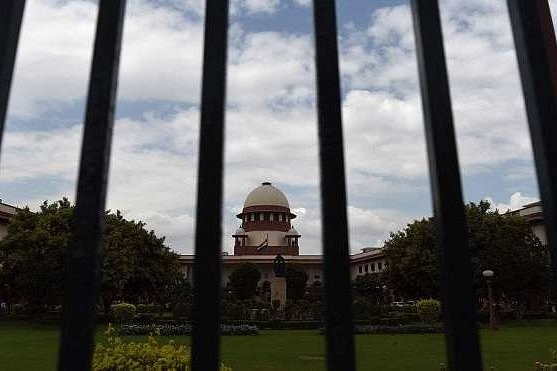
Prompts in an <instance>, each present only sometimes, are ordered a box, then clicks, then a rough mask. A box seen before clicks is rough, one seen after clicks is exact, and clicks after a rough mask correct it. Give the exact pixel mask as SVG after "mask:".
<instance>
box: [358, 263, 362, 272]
mask: <svg viewBox="0 0 557 371" xmlns="http://www.w3.org/2000/svg"><path fill="white" fill-rule="evenodd" d="M358 273H362V266H361V265H360V266H359V267H358Z"/></svg>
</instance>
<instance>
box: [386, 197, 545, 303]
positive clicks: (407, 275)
mask: <svg viewBox="0 0 557 371" xmlns="http://www.w3.org/2000/svg"><path fill="white" fill-rule="evenodd" d="M466 217H467V223H468V231H469V233H468V238H469V244H470V246H469V250H470V255H471V259H472V267H473V273H474V279H475V283H476V287H477V288H478V289H479V290H481V289H482V288H483V287H484V286H485V281H484V279H483V277H482V271H483V270H485V269H491V270H493V271H494V272H495V274H496V276H495V277H496V278H495V279H494V280H493V285H494V289H496V291H497V292H498V293H499V294H504V295H505V296H507V297H508V298H515V299H519V298H520V297H521V296H523V295H524V294H525V293H527V292H538V293H539V292H540V290H541V289H542V286H543V282H544V279H545V278H546V275H547V258H546V257H545V251H544V248H543V247H542V245H541V243H540V241H539V240H538V239H537V238H536V237H535V236H534V235H533V233H532V231H531V228H530V226H529V225H528V222H527V221H526V220H525V219H524V218H522V217H520V216H518V215H511V214H499V212H498V211H490V204H489V203H488V202H487V201H481V202H480V203H479V204H475V203H470V204H468V205H466ZM385 254H386V257H387V259H388V265H387V269H386V274H385V276H386V278H387V279H388V281H389V287H390V288H392V289H394V290H395V292H396V294H397V295H398V296H403V297H406V298H418V297H433V298H438V297H439V296H440V288H441V286H440V285H441V282H440V270H439V264H438V260H437V248H436V246H435V225H434V219H433V218H429V219H422V220H416V221H414V222H413V223H411V224H408V225H407V227H406V228H405V229H404V230H402V231H399V232H396V233H392V234H391V238H390V240H389V241H387V242H386V243H385Z"/></svg>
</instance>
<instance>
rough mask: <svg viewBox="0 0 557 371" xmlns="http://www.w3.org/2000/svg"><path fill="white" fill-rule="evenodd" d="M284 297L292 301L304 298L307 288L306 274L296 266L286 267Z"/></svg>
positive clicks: (289, 265)
mask: <svg viewBox="0 0 557 371" xmlns="http://www.w3.org/2000/svg"><path fill="white" fill-rule="evenodd" d="M285 273H286V274H285V276H286V297H287V298H288V299H290V300H292V301H297V300H300V299H301V298H303V297H304V294H305V292H306V288H307V282H308V278H309V277H308V274H307V273H306V271H305V270H303V269H302V268H301V267H300V266H298V265H296V264H292V263H290V264H287V265H286V272H285Z"/></svg>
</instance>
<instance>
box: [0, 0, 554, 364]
mask: <svg viewBox="0 0 557 371" xmlns="http://www.w3.org/2000/svg"><path fill="white" fill-rule="evenodd" d="M411 3H412V12H413V20H414V30H415V37H416V50H417V56H418V65H419V75H420V82H421V93H422V101H423V112H424V122H425V131H426V141H427V152H428V158H429V169H430V181H431V188H432V195H433V205H434V214H435V221H436V224H437V241H438V246H439V258H440V262H441V266H442V281H443V290H442V301H443V318H444V320H445V337H446V346H447V358H448V365H449V369H450V370H462V371H465V370H466V371H470V370H481V369H482V362H481V352H480V346H479V342H478V334H477V330H476V325H475V309H474V292H473V285H472V270H471V264H470V257H469V253H468V248H467V246H468V242H467V236H466V221H465V215H464V205H463V199H462V191H461V181H460V171H459V165H458V157H457V151H456V144H455V134H454V128H453V120H452V111H451V101H450V96H449V85H448V81H447V72H446V65H445V64H446V63H445V55H444V49H443V38H442V32H441V22H440V17H439V7H438V2H437V0H411ZM507 3H508V8H509V12H510V16H511V24H512V30H513V34H514V39H515V44H516V52H517V57H518V62H519V67H520V75H521V79H522V86H523V90H524V97H525V101H526V108H527V114H528V121H529V128H530V133H531V138H532V144H533V148H534V157H535V165H536V170H537V175H538V180H539V185H540V191H541V197H542V205H543V210H544V218H545V221H546V229H547V235H548V241H549V246H550V259H551V273H552V277H551V278H552V288H553V290H554V292H557V249H556V245H555V243H556V241H557V215H556V213H557V145H554V143H552V142H553V141H554V140H555V139H557V45H556V41H555V33H554V29H553V26H552V22H551V15H550V11H549V6H548V3H547V0H508V1H507ZM24 5H25V1H24V0H2V1H1V2H0V140H1V136H2V133H3V129H4V121H5V118H6V110H7V103H8V97H9V90H10V84H11V78H12V72H13V67H14V61H15V55H16V50H17V44H18V36H19V30H20V26H21V20H22V15H23V9H24ZM124 8H125V0H100V5H99V13H98V19H97V31H96V36H95V44H94V54H93V61H92V70H91V76H90V82H89V92H88V99H87V109H86V115H85V130H84V135H83V145H82V150H81V160H80V169H79V179H78V187H77V199H76V211H75V220H74V223H75V224H74V226H73V228H74V241H73V245H72V248H71V251H70V254H69V256H68V267H69V268H68V269H69V273H68V274H69V276H68V277H67V280H66V282H68V283H69V285H68V286H67V288H66V293H65V299H64V305H63V318H62V332H61V340H60V351H59V363H58V365H59V366H58V368H59V369H60V370H72V371H73V370H88V369H90V367H91V356H92V351H93V346H94V331H95V328H94V317H93V314H94V305H95V302H96V299H97V298H96V295H95V292H96V287H97V285H98V278H99V252H100V248H101V235H102V230H103V226H102V220H103V218H102V216H103V213H104V208H105V198H106V180H107V174H108V164H109V158H110V146H111V137H112V128H113V123H114V107H115V97H116V86H117V80H118V64H119V57H120V45H121V40H122V26H123V22H124ZM313 14H314V32H315V47H316V58H315V60H316V71H317V89H318V91H317V103H318V105H317V106H318V128H319V155H320V156H319V157H320V161H319V162H320V170H321V200H322V203H321V205H322V215H323V224H322V230H323V241H324V244H323V255H324V281H325V304H326V315H325V319H326V326H325V328H326V331H325V333H326V339H327V340H326V350H327V359H326V363H327V369H328V370H343V371H350V370H354V369H355V362H354V338H353V335H352V318H351V308H350V306H351V299H350V285H349V284H350V282H349V270H348V253H349V248H348V230H347V218H346V190H345V179H344V154H343V153H344V151H343V139H342V119H341V95H340V81H339V67H338V51H337V31H336V15H335V3H334V0H314V1H313ZM227 28H228V1H227V0H207V5H206V15H205V41H204V60H203V82H202V92H201V96H202V99H201V134H200V149H199V151H200V153H199V173H198V174H199V179H198V196H197V205H198V206H197V226H196V240H195V254H196V255H195V257H196V259H195V269H194V280H195V283H196V284H195V287H194V295H195V299H194V309H193V335H192V337H193V338H192V353H193V354H192V358H193V369H194V370H198V371H200V370H203V371H210V370H217V369H218V367H219V322H220V320H219V318H220V314H219V313H220V311H219V305H220V298H219V293H220V290H219V289H220V246H221V240H220V239H221V233H220V228H221V202H222V178H223V144H224V143H223V139H224V137H223V131H224V109H225V81H226V52H227ZM333 231H334V232H333ZM201 236H204V237H203V239H201ZM207 236H208V237H207Z"/></svg>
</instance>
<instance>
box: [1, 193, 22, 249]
mask: <svg viewBox="0 0 557 371" xmlns="http://www.w3.org/2000/svg"><path fill="white" fill-rule="evenodd" d="M17 211H18V209H17V207H15V206H12V205H8V204H5V203H3V202H2V200H0V240H3V239H4V237H5V236H6V234H7V233H8V231H7V228H8V223H9V222H10V219H11V218H12V217H13V216H14V215H15V214H16V213H17Z"/></svg>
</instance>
